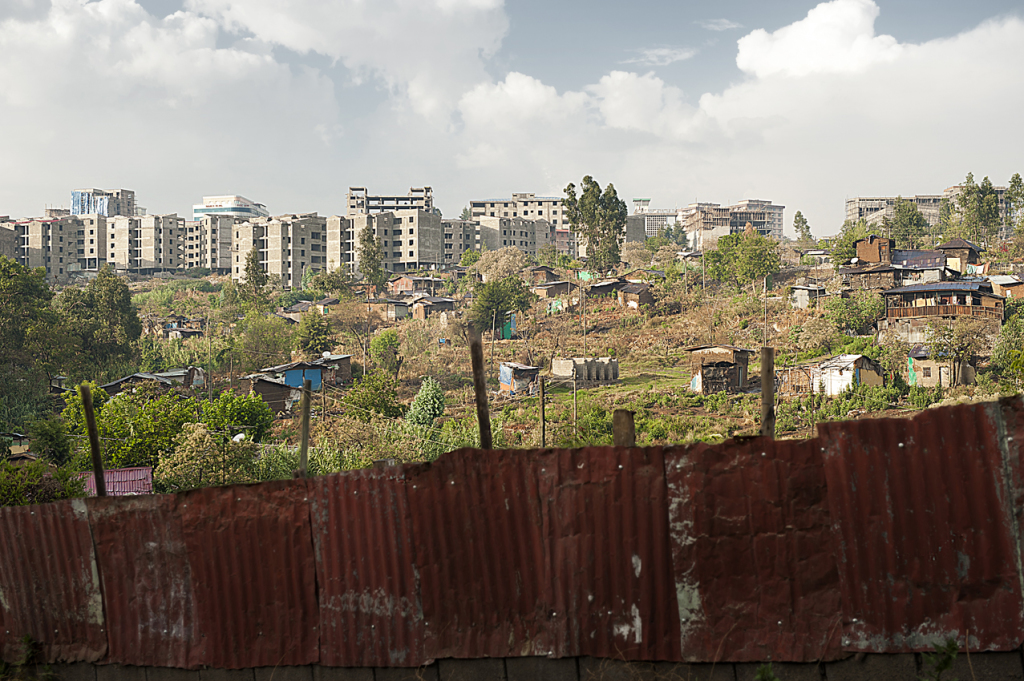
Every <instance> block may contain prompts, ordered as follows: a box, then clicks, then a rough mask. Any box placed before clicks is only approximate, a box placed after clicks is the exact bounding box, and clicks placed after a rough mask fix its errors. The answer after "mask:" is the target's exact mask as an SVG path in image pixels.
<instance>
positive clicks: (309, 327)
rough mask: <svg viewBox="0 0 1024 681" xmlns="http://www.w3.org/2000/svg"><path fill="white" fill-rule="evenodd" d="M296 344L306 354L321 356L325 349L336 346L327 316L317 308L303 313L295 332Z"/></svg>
mask: <svg viewBox="0 0 1024 681" xmlns="http://www.w3.org/2000/svg"><path fill="white" fill-rule="evenodd" d="M295 344H296V346H297V347H298V349H299V350H301V351H302V352H304V353H305V354H306V355H310V356H319V355H320V354H321V353H323V352H324V351H325V350H330V349H331V348H333V347H334V338H333V337H332V336H331V326H330V324H328V323H327V318H326V317H324V316H323V315H322V314H320V312H319V311H317V310H316V309H315V308H314V309H310V310H309V311H308V312H306V313H305V314H304V315H302V321H301V322H299V330H298V332H296V334H295Z"/></svg>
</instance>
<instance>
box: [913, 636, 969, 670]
mask: <svg viewBox="0 0 1024 681" xmlns="http://www.w3.org/2000/svg"><path fill="white" fill-rule="evenodd" d="M933 647H934V648H935V652H934V653H925V654H924V665H925V666H930V667H931V669H930V670H927V671H926V672H925V673H926V674H927V676H922V677H920V678H921V681H942V675H943V674H944V673H945V672H948V671H949V670H950V669H952V668H953V664H954V663H955V662H956V656H957V653H958V652H960V646H959V644H957V642H956V639H954V638H947V639H946V642H945V643H943V644H938V643H936V644H935V645H934V646H933ZM949 681H956V679H955V678H954V679H950V680H949Z"/></svg>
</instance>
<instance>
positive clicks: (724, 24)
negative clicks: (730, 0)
mask: <svg viewBox="0 0 1024 681" xmlns="http://www.w3.org/2000/svg"><path fill="white" fill-rule="evenodd" d="M696 23H697V24H698V25H700V27H701V28H703V29H704V30H707V31H731V30H732V29H734V28H743V24H739V23H736V22H735V21H730V20H729V19H708V20H707V21H698V22H696Z"/></svg>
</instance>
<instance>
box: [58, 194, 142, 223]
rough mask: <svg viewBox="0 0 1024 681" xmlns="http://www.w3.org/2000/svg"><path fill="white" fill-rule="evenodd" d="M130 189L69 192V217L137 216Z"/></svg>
mask: <svg viewBox="0 0 1024 681" xmlns="http://www.w3.org/2000/svg"><path fill="white" fill-rule="evenodd" d="M139 212H140V211H139V207H138V205H137V204H136V203H135V192H134V191H133V190H131V189H109V190H106V189H76V190H74V191H72V192H71V215H89V214H93V213H95V214H97V215H102V216H104V217H108V218H109V217H114V216H116V215H127V216H134V215H138V214H139Z"/></svg>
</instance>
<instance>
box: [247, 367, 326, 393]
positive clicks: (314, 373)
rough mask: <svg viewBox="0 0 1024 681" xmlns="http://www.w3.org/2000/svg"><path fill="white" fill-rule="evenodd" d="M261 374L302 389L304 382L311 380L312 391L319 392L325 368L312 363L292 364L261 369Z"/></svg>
mask: <svg viewBox="0 0 1024 681" xmlns="http://www.w3.org/2000/svg"><path fill="white" fill-rule="evenodd" d="M260 372H261V373H264V374H269V375H271V376H272V377H273V378H275V379H276V380H278V381H281V382H282V383H284V384H285V385H287V386H291V387H292V388H301V387H302V381H303V380H305V379H307V378H308V379H309V380H310V384H311V386H310V387H311V389H313V390H319V389H320V383H321V378H322V372H323V367H322V366H320V365H317V364H313V363H311V362H290V363H288V364H281V365H279V366H276V367H267V368H266V369H260Z"/></svg>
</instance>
